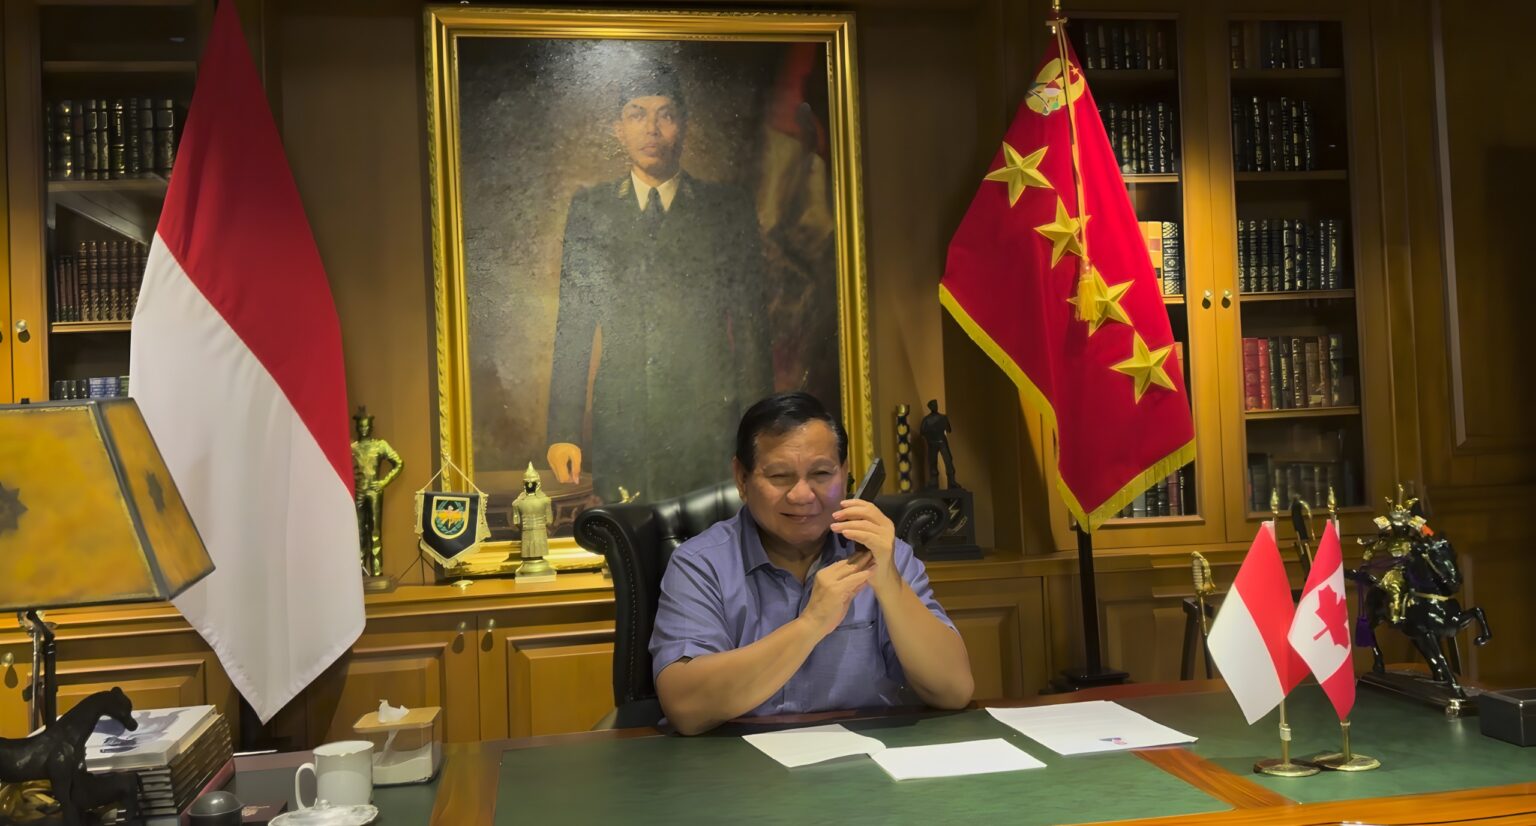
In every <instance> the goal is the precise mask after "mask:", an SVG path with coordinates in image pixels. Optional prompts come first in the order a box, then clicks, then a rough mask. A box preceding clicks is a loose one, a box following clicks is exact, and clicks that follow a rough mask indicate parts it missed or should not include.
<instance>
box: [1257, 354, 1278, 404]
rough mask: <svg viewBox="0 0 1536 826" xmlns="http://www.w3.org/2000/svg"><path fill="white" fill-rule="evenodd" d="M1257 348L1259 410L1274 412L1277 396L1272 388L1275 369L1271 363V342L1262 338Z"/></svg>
mask: <svg viewBox="0 0 1536 826" xmlns="http://www.w3.org/2000/svg"><path fill="white" fill-rule="evenodd" d="M1257 347H1258V353H1259V409H1260V410H1274V409H1275V394H1274V390H1273V387H1272V385H1273V381H1272V379H1271V376H1273V375H1274V369H1275V368H1274V366H1273V365H1272V364H1270V362H1269V359H1270V352H1269V351H1270V347H1269V340H1268V339H1262V338H1261V339H1258V340H1257Z"/></svg>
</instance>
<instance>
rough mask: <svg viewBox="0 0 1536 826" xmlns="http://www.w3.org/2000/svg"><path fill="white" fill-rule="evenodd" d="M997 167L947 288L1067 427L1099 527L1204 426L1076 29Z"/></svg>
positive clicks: (1006, 364) (1062, 428) (1074, 477)
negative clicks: (1074, 45)
mask: <svg viewBox="0 0 1536 826" xmlns="http://www.w3.org/2000/svg"><path fill="white" fill-rule="evenodd" d="M1069 99H1070V101H1071V104H1070V106H1069V105H1068V103H1067V101H1068V100H1069ZM1074 157H1075V158H1076V161H1077V162H1076V163H1074ZM987 168H988V170H990V171H988V172H987V174H986V177H985V179H984V180H983V181H982V184H981V187H980V188H979V189H978V190H977V191H976V196H975V198H973V199H972V200H971V206H970V209H968V210H967V211H966V213H965V217H964V218H963V219H962V220H961V221H960V226H959V228H958V229H956V230H955V236H954V238H953V239H952V240H951V241H950V242H949V255H948V259H947V261H946V263H945V268H944V278H943V280H942V281H941V282H940V283H939V301H940V302H941V303H942V304H943V305H944V308H945V309H947V310H948V311H949V313H950V315H952V316H954V319H955V321H956V322H957V323H959V325H960V326H961V327H962V328H964V330H965V331H966V333H967V334H969V335H970V337H971V339H972V340H974V341H975V342H976V344H977V346H979V347H980V348H981V349H982V350H983V351H984V352H986V354H987V355H988V356H990V357H991V358H992V360H993V361H994V362H996V363H997V365H998V367H1000V368H1002V370H1003V372H1005V373H1007V374H1008V377H1009V378H1010V379H1012V380H1013V382H1014V384H1015V385H1017V386H1018V388H1019V394H1020V396H1021V398H1022V399H1023V400H1024V402H1025V403H1026V404H1028V405H1029V406H1030V407H1031V408H1032V409H1033V410H1035V411H1036V412H1038V413H1039V414H1041V415H1042V416H1044V417H1045V419H1046V420H1047V421H1048V423H1049V425H1050V427H1052V428H1053V429H1054V430H1055V431H1056V442H1057V445H1058V447H1059V450H1058V454H1057V460H1056V466H1057V471H1058V479H1057V488H1058V489H1059V490H1060V491H1061V495H1062V499H1063V500H1064V501H1065V503H1066V506H1067V509H1068V510H1069V511H1070V512H1071V514H1072V516H1073V517H1074V518H1076V519H1077V522H1078V524H1080V525H1082V526H1083V527H1084V528H1086V529H1087V530H1090V531H1091V530H1093V529H1094V528H1095V527H1096V526H1098V525H1099V524H1100V523H1101V522H1103V521H1104V520H1106V519H1110V518H1112V517H1114V516H1115V514H1116V513H1118V512H1119V511H1120V510H1121V509H1122V508H1124V507H1125V506H1126V505H1128V504H1130V502H1131V501H1132V500H1134V499H1135V498H1136V497H1137V496H1138V495H1140V494H1141V493H1143V492H1144V491H1146V489H1147V488H1149V487H1151V486H1152V485H1154V484H1156V483H1157V482H1158V480H1160V479H1164V478H1166V477H1167V476H1168V475H1169V474H1171V473H1173V472H1174V471H1176V470H1178V469H1179V468H1180V467H1182V466H1184V465H1186V464H1188V463H1189V462H1190V461H1192V460H1193V459H1194V458H1195V429H1194V422H1193V419H1192V418H1191V417H1190V410H1189V399H1188V397H1187V396H1186V395H1185V392H1184V371H1183V366H1182V365H1181V364H1180V363H1179V362H1180V357H1179V355H1178V354H1177V353H1176V350H1177V349H1178V348H1177V345H1178V342H1176V341H1175V340H1174V337H1173V332H1172V328H1171V326H1170V325H1169V322H1168V309H1167V307H1165V306H1164V304H1163V294H1162V289H1161V287H1160V286H1159V284H1158V280H1157V276H1156V274H1155V273H1154V271H1153V269H1152V261H1151V259H1150V258H1149V257H1148V255H1147V244H1146V240H1145V239H1144V237H1143V236H1142V233H1141V228H1140V227H1139V226H1138V225H1137V223H1136V215H1135V213H1134V212H1133V211H1132V209H1131V202H1130V197H1129V196H1128V195H1127V194H1126V191H1125V181H1124V179H1122V178H1121V177H1120V166H1119V162H1118V161H1116V160H1115V154H1114V151H1113V150H1112V149H1111V148H1110V145H1109V138H1108V137H1107V136H1106V135H1105V132H1104V124H1103V122H1102V121H1101V120H1100V119H1099V113H1098V109H1097V108H1096V107H1095V105H1094V102H1093V95H1092V94H1091V93H1090V92H1089V89H1088V82H1087V81H1086V80H1085V79H1084V78H1083V75H1082V72H1081V69H1080V64H1078V62H1077V59H1076V57H1074V56H1073V55H1072V53H1071V48H1070V46H1068V47H1065V48H1063V40H1062V39H1060V38H1058V39H1057V40H1054V41H1053V42H1052V43H1051V45H1050V46H1049V47H1047V49H1046V53H1045V58H1044V61H1043V62H1042V63H1041V66H1040V69H1039V71H1038V72H1036V74H1035V82H1034V85H1033V86H1032V87H1031V88H1030V90H1029V93H1028V94H1027V95H1026V96H1025V98H1024V104H1023V105H1022V106H1020V107H1019V111H1018V114H1017V115H1016V116H1015V117H1014V120H1013V125H1011V126H1009V127H1008V131H1007V133H1006V134H1005V135H1004V136H1003V140H1002V142H1001V144H1000V146H999V147H998V150H997V154H996V156H995V157H994V158H993V160H992V163H991V164H990V165H989V166H988V167H987Z"/></svg>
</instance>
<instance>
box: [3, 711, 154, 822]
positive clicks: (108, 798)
mask: <svg viewBox="0 0 1536 826" xmlns="http://www.w3.org/2000/svg"><path fill="white" fill-rule="evenodd" d="M102 717H110V718H112V719H113V720H116V721H117V722H118V723H120V724H121V725H122V726H123V728H126V729H128V730H129V731H132V730H134V729H136V728H138V727H139V724H138V722H137V721H135V720H134V719H133V704H132V703H131V702H130V701H129V700H128V695H127V694H124V693H123V690H122V689H121V688H113V689H112V690H110V691H98V692H96V693H95V694H92V695H91V696H89V697H86V698H85V699H84V700H81V701H80V703H79V705H76V706H75V707H74V708H72V709H70V710H69V711H67V712H65V713H64V714H63V716H61V717H59V719H57V720H54V721H53V722H51V723H49V724H48V725H47V726H46V727H44V728H43V730H42V731H41V732H39V733H37V734H34V735H32V736H31V737H25V738H19V739H12V738H5V737H0V783H22V782H25V781H28V780H47V781H48V782H49V784H50V785H51V789H52V796H53V798H54V799H56V800H57V801H58V802H59V807H60V816H61V818H62V819H61V821H60V822H61V823H63V824H64V826H83V824H84V823H85V821H84V820H82V813H83V812H85V811H87V810H89V809H93V808H96V807H99V806H104V805H106V804H108V803H116V804H117V805H118V806H119V807H120V808H122V809H123V810H124V813H125V814H126V816H127V820H128V821H129V822H133V821H134V820H135V819H136V818H137V817H138V798H139V793H138V778H137V776H136V775H133V776H130V781H131V782H125V781H124V780H123V778H122V777H117V776H113V775H93V774H90V773H88V772H87V771H86V770H85V741H86V739H87V738H88V737H90V736H91V731H92V729H94V728H95V727H96V721H97V720H100V719H101V718H102Z"/></svg>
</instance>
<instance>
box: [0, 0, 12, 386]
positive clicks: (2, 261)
mask: <svg viewBox="0 0 1536 826" xmlns="http://www.w3.org/2000/svg"><path fill="white" fill-rule="evenodd" d="M10 29H11V25H10V21H9V20H7V19H6V16H5V15H4V14H0V43H4V44H7V54H9V44H10V41H9V40H8V39H7V37H8V34H7V33H8V32H9V31H10ZM9 63H10V61H8V60H0V90H3V92H4V94H6V99H9V91H10V90H9V87H8V86H7V85H6V78H8V77H10V74H11V71H12V67H11V66H10V65H8V64H9ZM8 114H9V113H8V112H7V111H6V107H5V106H4V105H0V193H8V192H9V187H8V185H7V181H8V180H9V178H10V173H11V169H10V160H9V159H10V154H9V151H8V149H7V147H8V146H9V145H10V141H9V132H10V130H9V127H8V125H7V124H8V120H7V116H8ZM0 197H5V195H0ZM6 206H7V211H9V208H10V204H9V202H8V201H7V202H6ZM0 269H3V270H4V272H5V282H6V284H7V285H9V284H10V281H11V272H12V268H11V222H10V221H8V220H7V221H0ZM13 334H14V330H13V328H12V322H11V291H10V290H9V289H3V290H0V404H6V403H9V402H12V401H14V397H13V396H12V395H11V388H12V381H11V352H12V345H13V344H14V342H13V341H12V336H13Z"/></svg>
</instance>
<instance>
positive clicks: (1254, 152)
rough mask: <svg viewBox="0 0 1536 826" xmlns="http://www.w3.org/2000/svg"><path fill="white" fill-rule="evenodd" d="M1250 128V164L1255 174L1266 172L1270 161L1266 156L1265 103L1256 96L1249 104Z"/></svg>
mask: <svg viewBox="0 0 1536 826" xmlns="http://www.w3.org/2000/svg"><path fill="white" fill-rule="evenodd" d="M1248 128H1249V129H1250V130H1251V137H1252V141H1251V142H1250V144H1251V145H1250V152H1251V154H1250V155H1249V159H1250V163H1251V164H1252V166H1253V171H1254V172H1265V171H1268V169H1269V164H1268V159H1267V158H1266V157H1265V154H1264V102H1263V101H1262V100H1260V99H1259V96H1258V95H1254V96H1253V97H1252V98H1250V99H1249V103H1248Z"/></svg>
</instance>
